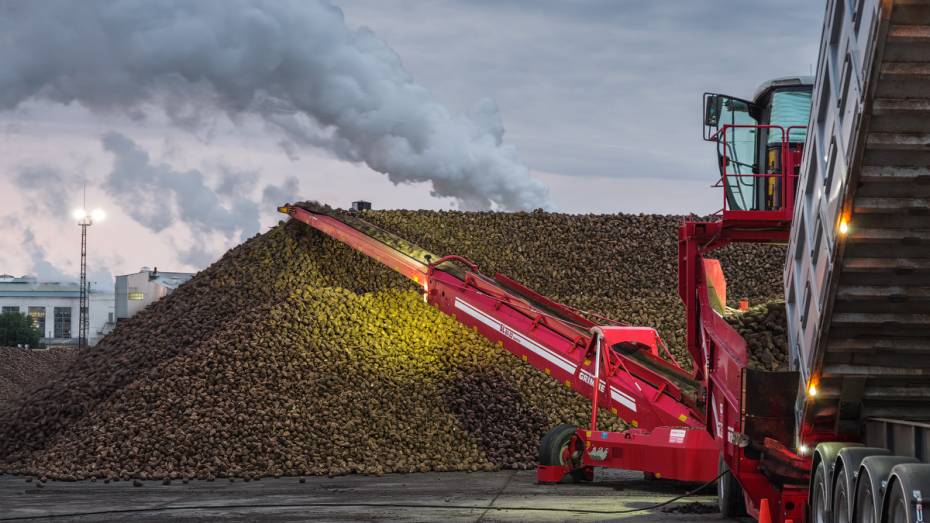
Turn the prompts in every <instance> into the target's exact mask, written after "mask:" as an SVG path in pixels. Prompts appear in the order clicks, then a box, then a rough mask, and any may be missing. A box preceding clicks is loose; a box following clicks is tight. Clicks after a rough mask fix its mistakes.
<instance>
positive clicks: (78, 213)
mask: <svg viewBox="0 0 930 523" xmlns="http://www.w3.org/2000/svg"><path fill="white" fill-rule="evenodd" d="M71 216H73V217H74V219H75V220H83V219H84V218H87V211H85V210H84V209H75V210H74V212H73V213H71Z"/></svg>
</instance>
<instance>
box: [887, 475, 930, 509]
mask: <svg viewBox="0 0 930 523" xmlns="http://www.w3.org/2000/svg"><path fill="white" fill-rule="evenodd" d="M888 485H890V486H889V487H888V492H886V493H885V502H884V506H883V508H882V521H883V522H885V523H912V522H916V521H924V517H923V504H924V495H923V493H924V492H930V464H927V463H901V464H899V465H895V467H894V468H893V469H891V477H890V478H888Z"/></svg>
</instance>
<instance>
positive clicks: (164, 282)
mask: <svg viewBox="0 0 930 523" xmlns="http://www.w3.org/2000/svg"><path fill="white" fill-rule="evenodd" d="M137 274H146V275H148V278H149V281H154V282H155V283H157V284H158V285H161V286H162V287H164V288H166V289H171V290H174V289H177V288H178V287H180V286H181V284H183V283H184V282H186V281H187V280H189V279H191V278H193V277H194V273H191V272H166V271H160V270H158V268H157V267H156V268H155V269H154V270H153V269H150V268H148V267H142V270H141V271H139V272H136V273H133V274H122V275H120V276H117V278H126V277H127V276H134V275H137Z"/></svg>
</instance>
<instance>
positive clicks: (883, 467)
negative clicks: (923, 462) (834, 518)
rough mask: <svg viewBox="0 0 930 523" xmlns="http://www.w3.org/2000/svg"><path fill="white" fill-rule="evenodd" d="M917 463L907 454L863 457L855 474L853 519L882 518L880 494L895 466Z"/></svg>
mask: <svg viewBox="0 0 930 523" xmlns="http://www.w3.org/2000/svg"><path fill="white" fill-rule="evenodd" d="M902 463H919V462H918V460H917V459H916V458H912V457H909V456H888V455H885V456H868V457H866V458H863V460H862V464H860V465H859V473H858V474H857V475H856V476H857V477H856V501H855V505H854V506H855V513H854V514H853V521H857V522H865V523H878V522H879V521H881V520H882V514H881V511H882V496H883V495H884V494H885V486H886V485H887V484H888V478H889V476H891V471H892V470H893V469H894V467H895V466H897V465H900V464H902Z"/></svg>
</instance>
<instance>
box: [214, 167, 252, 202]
mask: <svg viewBox="0 0 930 523" xmlns="http://www.w3.org/2000/svg"><path fill="white" fill-rule="evenodd" d="M257 178H258V173H256V172H246V171H236V170H234V169H231V168H229V167H226V166H222V167H220V183H219V184H217V186H216V194H219V195H221V196H227V197H232V196H237V195H242V194H244V193H249V192H251V191H252V189H254V188H255V180H256V179H257Z"/></svg>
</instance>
